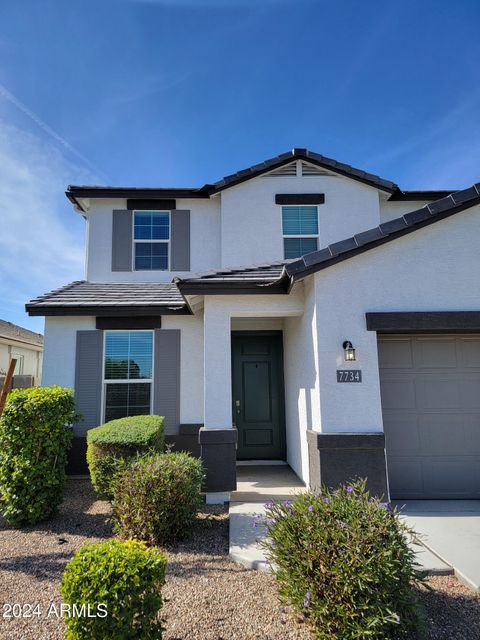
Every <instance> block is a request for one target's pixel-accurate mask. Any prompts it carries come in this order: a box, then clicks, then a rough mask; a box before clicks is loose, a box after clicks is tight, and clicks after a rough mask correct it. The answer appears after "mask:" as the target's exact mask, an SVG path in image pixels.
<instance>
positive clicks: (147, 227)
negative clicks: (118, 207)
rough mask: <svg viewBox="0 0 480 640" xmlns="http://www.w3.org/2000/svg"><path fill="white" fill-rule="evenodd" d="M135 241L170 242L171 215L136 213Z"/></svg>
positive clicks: (163, 213)
mask: <svg viewBox="0 0 480 640" xmlns="http://www.w3.org/2000/svg"><path fill="white" fill-rule="evenodd" d="M133 237H134V239H135V240H169V239H170V215H169V213H168V211H142V212H141V213H140V212H137V213H135V216H134V233H133Z"/></svg>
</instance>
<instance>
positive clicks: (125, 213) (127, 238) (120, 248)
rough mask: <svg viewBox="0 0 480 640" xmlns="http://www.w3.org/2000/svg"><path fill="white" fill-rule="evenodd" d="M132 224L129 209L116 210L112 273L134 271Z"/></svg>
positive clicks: (113, 217) (113, 218)
mask: <svg viewBox="0 0 480 640" xmlns="http://www.w3.org/2000/svg"><path fill="white" fill-rule="evenodd" d="M132 224H133V215H132V212H131V211H130V210H129V209H114V210H113V216H112V271H131V270H132V245H133V236H132Z"/></svg>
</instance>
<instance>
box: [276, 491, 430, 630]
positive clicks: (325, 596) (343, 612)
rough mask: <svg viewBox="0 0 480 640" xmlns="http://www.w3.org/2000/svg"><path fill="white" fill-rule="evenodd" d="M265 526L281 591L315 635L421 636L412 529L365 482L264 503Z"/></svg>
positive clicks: (421, 618) (285, 600)
mask: <svg viewBox="0 0 480 640" xmlns="http://www.w3.org/2000/svg"><path fill="white" fill-rule="evenodd" d="M264 524H265V526H266V527H267V532H268V537H267V538H266V539H265V541H264V542H263V546H264V548H265V550H266V553H267V556H268V558H269V560H270V562H271V563H272V565H273V567H274V571H275V575H276V579H277V581H278V584H279V588H280V595H281V597H282V599H283V601H284V602H285V603H287V604H289V605H291V606H292V607H293V608H294V610H295V611H296V612H297V613H299V614H300V615H301V616H304V617H305V618H306V619H307V620H308V622H310V623H311V625H312V627H313V630H314V635H315V637H316V638H320V639H322V640H334V639H337V638H342V639H343V640H353V639H354V638H355V639H358V638H374V639H378V640H380V639H381V638H382V639H383V638H389V639H390V638H391V639H396V638H408V637H410V634H412V633H413V634H418V635H415V637H422V635H421V634H422V633H423V630H424V616H423V611H422V608H421V607H420V604H419V601H418V598H417V593H416V589H415V586H417V585H418V584H419V583H420V582H422V580H421V578H419V577H418V575H417V573H416V568H417V564H416V562H415V554H414V552H413V551H412V549H411V548H410V547H409V545H408V541H407V539H408V536H409V535H411V534H412V532H411V531H410V530H409V529H408V528H407V527H406V526H405V525H404V524H403V523H402V521H401V520H400V519H399V514H398V512H397V511H396V510H391V509H390V508H389V505H385V504H382V503H381V502H380V501H379V500H378V499H377V498H371V497H370V496H369V493H368V491H367V490H366V486H365V482H364V481H360V480H359V481H356V482H354V483H352V484H351V485H349V486H344V487H341V488H339V489H338V490H336V491H331V490H328V489H326V488H325V489H324V490H323V491H322V492H321V493H320V492H318V493H305V494H303V495H300V496H297V497H295V498H294V499H293V500H292V501H285V502H283V503H278V504H271V503H270V504H268V505H266V517H265V520H264Z"/></svg>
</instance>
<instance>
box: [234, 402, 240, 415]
mask: <svg viewBox="0 0 480 640" xmlns="http://www.w3.org/2000/svg"><path fill="white" fill-rule="evenodd" d="M235 406H236V407H237V414H239V413H240V400H235Z"/></svg>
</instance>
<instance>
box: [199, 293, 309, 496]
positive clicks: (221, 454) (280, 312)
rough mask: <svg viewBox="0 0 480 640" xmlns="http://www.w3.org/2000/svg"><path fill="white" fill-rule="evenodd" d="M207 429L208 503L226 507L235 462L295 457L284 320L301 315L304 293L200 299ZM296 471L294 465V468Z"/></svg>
mask: <svg viewBox="0 0 480 640" xmlns="http://www.w3.org/2000/svg"><path fill="white" fill-rule="evenodd" d="M203 304H204V427H203V428H202V429H201V430H200V434H199V442H200V447H201V456H202V459H203V460H204V463H205V466H206V469H207V478H206V485H205V488H206V494H207V495H206V499H207V502H209V503H214V502H227V501H229V499H230V492H232V491H235V490H236V488H237V468H236V461H237V460H250V461H255V460H272V461H274V460H275V461H289V462H290V460H289V456H290V453H289V452H292V451H295V452H296V453H295V455H296V458H297V459H298V457H299V454H298V451H299V449H298V446H296V447H295V446H291V445H290V442H293V443H294V445H296V444H297V441H298V438H299V435H298V434H297V432H298V424H297V425H295V427H294V426H293V425H292V428H291V429H290V431H291V433H289V434H287V433H286V431H287V430H286V420H285V384H284V366H283V340H284V327H285V326H286V324H285V323H286V321H287V319H290V318H292V317H295V316H296V317H298V316H301V315H302V313H303V292H302V291H301V290H300V291H298V292H296V293H295V294H292V295H289V296H284V295H278V296H264V295H256V296H241V297H235V298H232V297H230V296H205V298H204V303H203ZM294 466H295V465H294Z"/></svg>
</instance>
